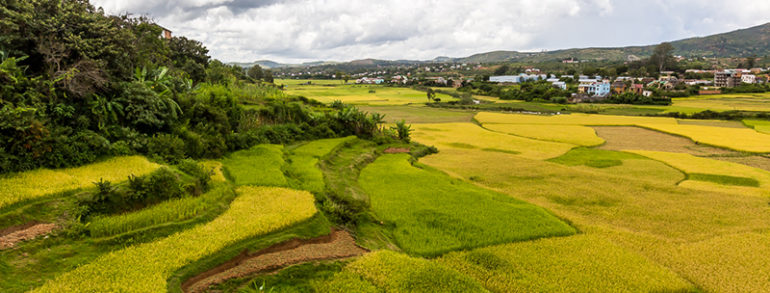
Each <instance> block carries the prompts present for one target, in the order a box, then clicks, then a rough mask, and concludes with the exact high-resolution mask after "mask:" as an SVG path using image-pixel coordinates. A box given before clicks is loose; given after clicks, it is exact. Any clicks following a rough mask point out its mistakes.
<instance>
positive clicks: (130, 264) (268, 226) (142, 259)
mask: <svg viewBox="0 0 770 293" xmlns="http://www.w3.org/2000/svg"><path fill="white" fill-rule="evenodd" d="M238 193H239V194H240V196H239V197H238V198H236V200H235V201H234V202H233V203H232V204H231V207H230V209H229V210H228V211H227V212H225V213H224V214H223V215H222V216H220V217H219V218H217V219H215V220H214V221H212V222H210V223H208V224H205V225H202V226H198V227H195V228H193V229H190V230H187V231H184V232H180V233H177V234H174V235H172V236H170V237H168V238H166V239H162V240H159V241H157V242H152V243H148V244H143V245H138V246H132V247H128V248H126V249H124V250H119V251H115V252H112V253H109V254H107V255H104V256H102V257H100V258H99V259H97V260H96V261H94V262H92V263H89V264H87V265H85V266H82V267H79V268H77V269H76V270H74V271H71V272H69V273H66V274H63V275H60V276H58V277H57V278H55V279H54V280H51V281H49V282H46V283H45V285H44V286H43V287H41V288H38V289H36V290H35V292H63V291H67V292H94V291H102V292H104V291H132V292H160V291H164V290H165V289H166V279H167V278H168V277H170V276H171V274H172V272H173V271H175V270H176V269H178V268H181V267H182V266H184V265H186V264H189V263H191V262H193V261H195V260H197V259H199V258H202V257H205V256H207V255H210V254H213V253H215V252H217V251H218V250H221V249H222V248H225V247H226V246H227V245H229V244H232V243H235V242H237V241H239V240H241V239H246V238H250V237H254V236H258V235H261V234H266V233H268V232H271V231H275V230H278V229H281V228H284V227H287V226H289V225H291V224H293V223H296V222H299V221H303V220H306V219H309V218H310V217H312V216H313V214H315V212H316V209H315V207H314V205H313V196H312V195H310V194H309V193H307V192H300V191H293V190H289V189H281V188H266V187H241V188H239V190H238ZM286 202H291V203H292V204H291V205H286V204H285V203H286ZM138 280H142V281H141V282H137V281H138Z"/></svg>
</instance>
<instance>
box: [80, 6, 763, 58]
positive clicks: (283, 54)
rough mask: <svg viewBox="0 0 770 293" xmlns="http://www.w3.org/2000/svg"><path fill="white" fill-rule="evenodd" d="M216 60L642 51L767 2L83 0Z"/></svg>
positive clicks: (724, 24)
mask: <svg viewBox="0 0 770 293" xmlns="http://www.w3.org/2000/svg"><path fill="white" fill-rule="evenodd" d="M91 3H92V4H94V5H95V6H97V7H103V8H104V11H105V12H106V13H109V14H123V13H129V14H133V15H137V16H138V15H146V16H149V17H151V18H152V19H154V20H155V21H156V22H157V23H158V24H160V25H162V26H164V27H166V28H168V29H170V30H172V31H173V33H174V35H182V36H185V37H188V38H192V39H196V40H199V41H201V42H203V44H204V45H205V46H206V47H207V48H208V49H209V53H210V55H211V56H212V57H213V58H215V59H219V60H222V61H224V62H251V61H255V60H272V61H276V62H280V63H301V62H310V61H318V60H325V61H330V60H331V61H350V60H357V59H365V58H375V59H387V60H398V59H408V60H430V59H433V58H435V57H438V56H448V57H466V56H470V55H473V54H476V53H483V52H489V51H495V50H510V51H530V52H531V51H543V50H558V49H567V48H583V47H617V46H631V45H650V44H657V43H660V42H664V41H674V40H678V39H683V38H689V37H695V36H707V35H711V34H716V33H722V32H728V31H732V30H736V29H741V28H747V27H751V26H755V25H760V24H764V23H767V22H770V1H767V0H719V1H712V0H509V1H501V0H474V1H451V0H443V1H438V0H377V1H370V0H349V1H344V0H252V1H249V0H164V1H157V0H92V1H91Z"/></svg>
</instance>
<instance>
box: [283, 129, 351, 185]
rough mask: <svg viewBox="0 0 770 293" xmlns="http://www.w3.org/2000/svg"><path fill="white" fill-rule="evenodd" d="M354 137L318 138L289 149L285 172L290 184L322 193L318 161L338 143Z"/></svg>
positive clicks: (321, 175) (322, 179)
mask: <svg viewBox="0 0 770 293" xmlns="http://www.w3.org/2000/svg"><path fill="white" fill-rule="evenodd" d="M353 139H355V137H353V136H351V137H343V138H331V139H320V140H314V141H311V142H308V143H305V144H303V145H301V146H299V147H297V148H294V149H292V150H289V151H288V152H289V164H288V166H286V173H287V174H288V175H289V176H288V177H289V178H290V179H289V181H290V184H291V186H293V187H295V188H298V189H303V190H307V191H310V192H313V193H322V192H324V190H325V189H326V184H325V183H324V177H323V173H322V172H321V170H320V169H319V168H318V162H319V160H320V159H322V158H323V157H325V156H327V155H328V154H329V153H331V152H332V151H334V150H335V149H336V148H338V147H339V146H340V145H342V144H344V143H347V142H349V141H351V140H353Z"/></svg>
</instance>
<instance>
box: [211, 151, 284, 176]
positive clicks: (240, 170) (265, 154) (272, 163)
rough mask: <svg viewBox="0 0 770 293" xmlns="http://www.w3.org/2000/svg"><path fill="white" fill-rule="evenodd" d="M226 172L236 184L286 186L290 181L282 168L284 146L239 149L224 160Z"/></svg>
mask: <svg viewBox="0 0 770 293" xmlns="http://www.w3.org/2000/svg"><path fill="white" fill-rule="evenodd" d="M222 163H223V164H224V169H225V174H226V175H227V176H229V177H230V179H231V180H232V181H233V183H235V184H236V185H267V186H286V185H287V184H288V182H287V181H286V177H284V175H283V171H281V168H282V167H283V165H284V164H285V162H284V160H283V146H281V145H265V144H263V145H257V146H254V147H252V148H250V149H248V150H242V151H237V152H234V153H232V154H230V155H229V156H227V158H226V159H224V160H222Z"/></svg>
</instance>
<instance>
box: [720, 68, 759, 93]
mask: <svg viewBox="0 0 770 293" xmlns="http://www.w3.org/2000/svg"><path fill="white" fill-rule="evenodd" d="M757 69H759V70H757ZM759 73H762V70H761V68H752V69H725V70H718V71H715V72H714V86H717V87H728V88H730V87H736V86H739V85H741V84H744V83H747V84H753V83H758V82H760V81H765V80H766V78H763V79H757V76H756V74H759Z"/></svg>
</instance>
